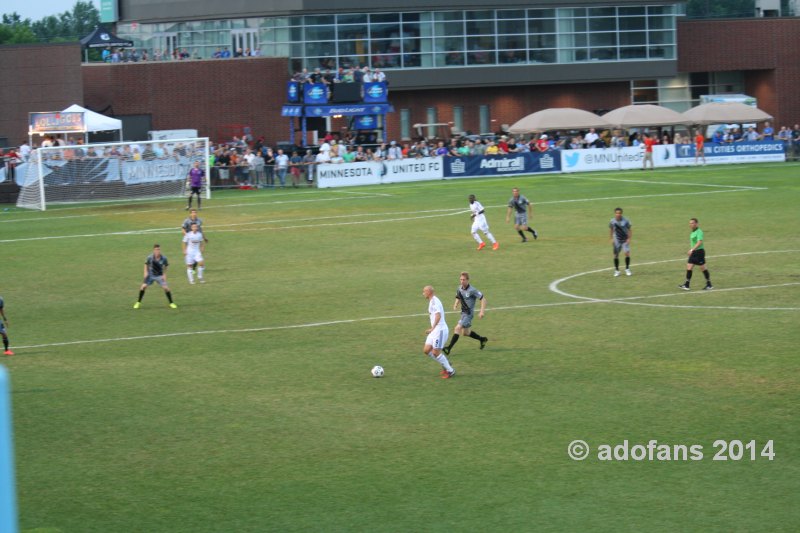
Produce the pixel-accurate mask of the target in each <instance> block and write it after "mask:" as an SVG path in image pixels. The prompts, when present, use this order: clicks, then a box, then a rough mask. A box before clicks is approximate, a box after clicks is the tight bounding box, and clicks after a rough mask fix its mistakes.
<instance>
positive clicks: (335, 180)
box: [317, 161, 383, 189]
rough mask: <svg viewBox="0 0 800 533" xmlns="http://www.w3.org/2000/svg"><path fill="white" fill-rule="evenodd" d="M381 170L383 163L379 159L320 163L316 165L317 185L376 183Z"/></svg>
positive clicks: (323, 186) (340, 185)
mask: <svg viewBox="0 0 800 533" xmlns="http://www.w3.org/2000/svg"><path fill="white" fill-rule="evenodd" d="M382 172H383V163H382V162H380V161H365V162H354V163H322V164H320V165H317V187H319V188H320V189H324V188H326V187H348V186H350V187H352V186H354V185H378V184H379V183H380V182H381V173H382Z"/></svg>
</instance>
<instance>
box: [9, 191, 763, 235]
mask: <svg viewBox="0 0 800 533" xmlns="http://www.w3.org/2000/svg"><path fill="white" fill-rule="evenodd" d="M749 190H750V189H727V190H723V191H701V192H683V193H664V194H638V195H629V196H603V197H594V198H572V199H568V200H550V201H546V202H537V203H536V204H535V205H551V204H567V203H576V202H595V201H607V200H629V199H632V198H663V197H667V196H695V195H700V194H723V193H732V192H746V191H749ZM361 198H366V197H357V198H355V199H361ZM315 201H316V200H315ZM325 201H329V199H325ZM271 203H275V202H271ZM247 205H252V204H247ZM506 207H508V206H507V205H505V204H502V205H493V206H488V207H486V208H487V209H497V208H503V209H505V208H506ZM467 212H468V210H466V209H461V208H457V209H452V208H448V209H439V210H428V211H418V213H440V214H437V215H431V214H428V215H423V216H416V217H402V218H381V219H378V220H368V221H353V222H339V223H327V224H314V223H312V224H298V225H292V226H278V227H269V228H251V229H242V230H215V231H273V230H287V229H300V228H306V227H329V226H350V225H357V224H384V223H386V222H400V221H409V220H419V219H426V218H435V217H444V216H451V215H458V214H463V213H467ZM406 213H407V212H386V213H381V214H379V213H376V214H375V215H374V216H394V215H397V214H406ZM340 216H342V217H356V216H364V215H360V214H357V213H356V214H350V215H340ZM366 216H370V215H366ZM322 219H323V218H312V220H322ZM295 220H308V219H295ZM273 223H275V221H264V222H259V221H251V222H247V223H241V224H242V225H253V224H273ZM234 225H235V224H229V225H220V226H211V225H209V226H207V227H208V228H209V229H211V228H219V227H227V226H234ZM179 229H180V228H178V227H177V226H176V227H174V228H150V229H139V230H129V231H112V232H106V233H84V234H79V235H47V236H42V237H22V238H18V239H2V240H0V244H2V243H13V242H26V241H45V240H57V239H77V238H90V237H107V236H119V235H144V234H153V235H157V234H168V233H172V232H176V231H178V230H179Z"/></svg>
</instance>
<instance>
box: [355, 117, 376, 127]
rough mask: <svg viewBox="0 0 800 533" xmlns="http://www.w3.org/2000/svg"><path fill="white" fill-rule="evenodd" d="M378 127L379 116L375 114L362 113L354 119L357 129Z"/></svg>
mask: <svg viewBox="0 0 800 533" xmlns="http://www.w3.org/2000/svg"><path fill="white" fill-rule="evenodd" d="M377 127H378V118H377V117H376V116H375V115H360V116H357V117H355V120H354V121H353V129H355V130H374V129H375V128H377Z"/></svg>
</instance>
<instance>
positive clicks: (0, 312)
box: [0, 296, 14, 355]
mask: <svg viewBox="0 0 800 533" xmlns="http://www.w3.org/2000/svg"><path fill="white" fill-rule="evenodd" d="M0 317H2V320H0V335H2V336H3V350H4V351H3V353H4V354H5V355H14V352H12V351H11V349H10V348H9V347H8V334H7V333H6V326H8V318H7V317H6V311H5V302H4V301H3V297H2V296H0Z"/></svg>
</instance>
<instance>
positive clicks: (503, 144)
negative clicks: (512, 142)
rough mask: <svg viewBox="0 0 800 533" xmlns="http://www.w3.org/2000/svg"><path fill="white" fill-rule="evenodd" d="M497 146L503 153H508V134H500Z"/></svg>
mask: <svg viewBox="0 0 800 533" xmlns="http://www.w3.org/2000/svg"><path fill="white" fill-rule="evenodd" d="M497 148H498V150H500V151H501V152H503V153H508V136H506V135H501V136H500V140H499V141H497Z"/></svg>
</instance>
